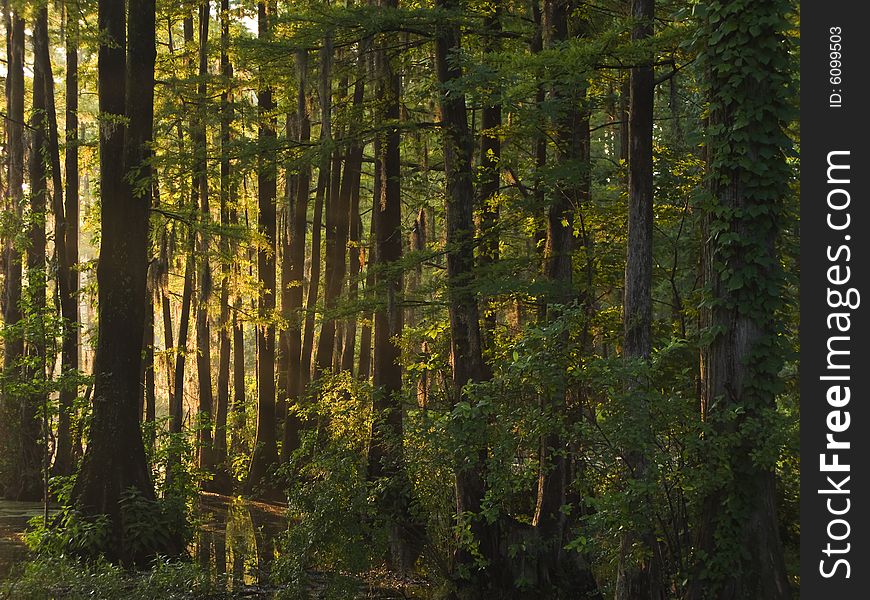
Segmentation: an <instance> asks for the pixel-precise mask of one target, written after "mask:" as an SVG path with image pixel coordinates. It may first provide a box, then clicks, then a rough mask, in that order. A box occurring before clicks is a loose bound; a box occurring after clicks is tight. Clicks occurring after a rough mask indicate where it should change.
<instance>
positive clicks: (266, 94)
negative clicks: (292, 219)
mask: <svg viewBox="0 0 870 600" xmlns="http://www.w3.org/2000/svg"><path fill="white" fill-rule="evenodd" d="M257 6H258V8H257V14H258V33H259V37H260V38H268V37H269V36H270V32H271V31H270V30H271V21H272V19H273V18H274V12H273V10H272V9H273V7H272V6H271V4H270V3H269V2H260V3H259V4H258V5H257ZM261 77H262V75H261ZM257 109H258V114H259V120H260V125H259V127H260V129H259V141H260V143H261V144H263V145H264V146H267V147H268V145H271V144H272V143H273V142H274V140H275V117H274V115H273V114H272V111H273V110H274V109H275V104H274V101H273V99H272V88H271V87H269V86H268V85H267V84H266V82H265V81H261V82H260V89H259V90H258V92H257ZM276 194H277V165H276V163H275V161H274V159H273V157H272V156H271V153H270V152H269V151H268V150H266V149H265V148H264V149H261V151H260V153H259V159H258V164H257V209H258V210H257V229H258V231H259V233H260V235H262V236H263V239H264V240H265V244H267V247H262V246H261V247H259V248H258V249H257V274H258V277H259V280H260V284H261V285H262V286H263V292H262V294H261V295H260V299H259V307H258V308H259V315H258V316H259V318H260V319H261V322H260V323H257V436H256V440H255V442H254V454H253V456H252V457H251V469H250V471H249V473H248V481H247V487H248V489H249V490H250V491H256V492H257V493H260V494H263V495H265V496H270V495H275V493H276V488H275V486H274V483H273V482H271V481H270V480H269V475H270V471H271V470H272V469H273V468H274V467H275V465H277V463H278V446H277V441H276V433H277V431H276V425H277V423H276V414H275V322H274V320H273V319H274V312H275V237H276V230H277V225H276V212H275V196H276Z"/></svg>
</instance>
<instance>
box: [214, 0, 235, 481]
mask: <svg viewBox="0 0 870 600" xmlns="http://www.w3.org/2000/svg"><path fill="white" fill-rule="evenodd" d="M229 10H230V8H229V0H221V7H220V19H221V38H220V47H221V58H220V61H221V78H222V79H221V86H222V89H221V98H220V114H221V124H220V139H221V148H220V222H221V227H222V228H223V229H226V227H228V226H229V225H230V223H231V216H230V208H229V201H230V187H231V185H232V183H231V181H230V178H231V175H232V173H231V168H232V167H231V164H230V155H229V144H230V140H231V137H230V124H231V122H232V118H233V108H232V104H231V103H230V95H229V86H230V84H231V82H232V76H233V67H232V64H231V63H230V58H229V54H228V50H229V36H230V12H229ZM220 247H221V254H222V255H223V256H222V260H221V293H220V333H219V335H218V346H219V349H218V355H219V356H218V376H217V407H216V410H215V427H214V456H213V459H214V465H215V467H216V470H217V472H216V477H221V479H222V481H217V480H216V481H215V483H216V486H215V487H216V489H219V491H224V492H226V491H229V478H228V476H220V475H218V473H223V474H227V473H228V471H227V465H226V460H227V413H228V412H229V402H230V358H231V352H232V347H231V344H230V327H231V323H230V276H231V261H230V253H231V251H232V246H231V244H230V240H229V237H228V236H227V235H226V233H222V234H221V238H220Z"/></svg>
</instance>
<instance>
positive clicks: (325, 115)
mask: <svg viewBox="0 0 870 600" xmlns="http://www.w3.org/2000/svg"><path fill="white" fill-rule="evenodd" d="M331 90H332V38H331V37H330V36H329V35H327V36H326V38H325V39H324V40H323V47H322V48H321V50H320V147H321V156H320V168H319V170H318V174H317V191H316V193H315V197H314V224H313V228H312V231H311V271H310V276H309V278H308V300H307V302H306V307H305V310H306V314H305V335H304V338H303V340H302V388H303V390H304V389H305V388H307V387H308V384H309V383H310V382H311V380H312V374H311V354H312V351H313V348H314V328H315V316H316V312H317V295H318V290H319V287H320V239H321V224H322V219H323V206H324V203H325V202H328V194H329V187H330V185H329V182H330V169H331V167H332V164H331V163H332V161H331V160H330V159H331V154H330V152H329V151H328V149H329V147H330V146H331V145H332V91H331ZM330 347H331V346H330Z"/></svg>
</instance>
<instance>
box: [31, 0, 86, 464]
mask: <svg viewBox="0 0 870 600" xmlns="http://www.w3.org/2000/svg"><path fill="white" fill-rule="evenodd" d="M33 36H34V37H33V45H34V62H35V63H38V64H39V71H40V72H41V73H42V79H43V96H44V99H45V124H46V131H45V132H46V133H47V134H48V139H47V140H45V141H46V142H47V150H48V152H47V157H48V161H49V165H50V166H51V180H52V191H53V196H52V212H53V213H54V247H55V250H54V254H55V259H56V262H57V296H58V301H59V304H60V316H61V318H62V319H63V324H62V339H61V373H68V372H69V370H70V368H72V367H71V363H72V362H73V357H72V352H74V351H77V346H76V344H75V340H74V339H73V338H75V336H76V331H77V326H76V320H77V318H78V315H77V313H78V306H77V304H76V302H77V299H76V298H75V297H74V296H72V295H71V294H70V282H71V279H72V270H71V268H70V263H69V258H68V256H67V250H68V243H67V241H66V237H67V226H66V223H67V219H66V215H65V207H64V201H63V194H64V186H63V181H62V177H61V175H62V173H61V168H60V142H59V140H58V137H59V136H58V127H57V113H56V110H55V96H54V76H53V74H52V68H51V60H50V58H49V41H48V10H47V9H45V8H43V9H40V11H39V13H38V14H37V27H35V28H34V31H33ZM34 85H36V82H35V81H34ZM43 160H44V158H43ZM76 358H77V357H76ZM76 362H77V361H76ZM75 392H76V389H75V387H70V386H69V385H64V386H63V387H62V388H61V390H60V394H59V410H58V431H57V452H56V455H55V464H54V472H55V473H56V474H61V475H69V474H70V473H71V472H72V467H73V465H72V432H71V430H70V420H71V412H72V409H73V401H74V400H75Z"/></svg>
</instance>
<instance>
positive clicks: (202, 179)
mask: <svg viewBox="0 0 870 600" xmlns="http://www.w3.org/2000/svg"><path fill="white" fill-rule="evenodd" d="M210 6H211V5H210V3H209V1H208V0H205V1H204V2H203V3H202V4H200V6H199V70H198V77H199V84H198V86H197V94H196V108H195V115H196V116H195V121H194V125H195V126H194V128H193V145H194V174H195V179H196V182H195V184H196V187H197V189H198V190H199V210H200V220H201V221H202V222H203V223H204V224H205V227H204V228H203V231H202V232H200V234H199V236H198V239H197V254H198V255H199V260H200V265H199V274H198V275H199V276H198V279H199V281H198V283H199V286H198V287H199V290H198V292H199V293H198V295H197V303H196V376H197V383H198V384H199V407H198V414H197V423H196V432H197V435H196V437H197V444H196V446H197V464H198V466H199V468H200V469H204V470H206V471H211V470H212V462H213V460H212V456H211V452H212V433H211V432H212V410H213V404H214V395H213V391H212V386H211V328H210V327H209V320H208V300H209V297H210V296H211V290H212V274H211V266H210V264H209V256H208V254H209V239H208V233H207V229H206V228H207V227H208V226H209V224H210V223H211V209H210V206H209V189H208V165H207V162H206V152H207V147H206V143H207V140H206V125H205V103H206V101H207V98H206V94H207V86H206V78H207V77H208V25H209V13H210Z"/></svg>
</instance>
